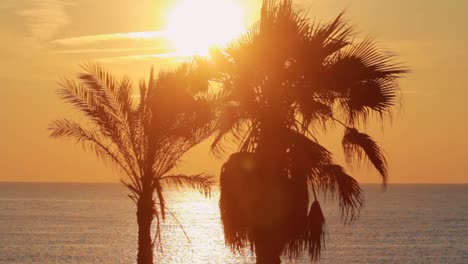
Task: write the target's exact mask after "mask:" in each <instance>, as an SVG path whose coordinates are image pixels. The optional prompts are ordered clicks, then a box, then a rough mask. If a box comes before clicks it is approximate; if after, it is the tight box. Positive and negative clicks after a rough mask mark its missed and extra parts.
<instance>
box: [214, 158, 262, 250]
mask: <svg viewBox="0 0 468 264" xmlns="http://www.w3.org/2000/svg"><path fill="white" fill-rule="evenodd" d="M257 172H258V168H257V164H256V160H255V155H254V154H253V153H235V154H233V155H231V157H230V158H229V159H228V161H227V162H226V163H225V164H224V165H223V167H222V169H221V174H220V193H221V196H220V200H219V207H220V211H221V221H222V223H223V227H224V241H225V243H226V245H228V246H229V247H230V248H231V249H232V250H233V251H236V252H241V251H242V249H243V248H244V247H245V246H247V245H248V244H249V242H250V243H252V241H251V240H250V237H249V232H248V230H249V228H250V226H249V225H250V224H251V223H252V221H253V219H254V217H255V216H254V214H255V212H253V211H252V205H253V203H252V201H253V200H252V198H253V197H254V196H255V183H254V182H253V181H254V180H255V178H256V177H255V176H256V174H257ZM239 190H243V192H244V193H243V194H241V196H239V195H240V194H239Z"/></svg>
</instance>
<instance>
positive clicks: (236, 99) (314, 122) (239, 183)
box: [212, 0, 407, 264]
mask: <svg viewBox="0 0 468 264" xmlns="http://www.w3.org/2000/svg"><path fill="white" fill-rule="evenodd" d="M212 58H213V61H214V62H213V63H214V67H215V69H216V71H217V76H218V77H217V78H218V79H217V80H218V81H219V82H220V83H221V84H222V87H223V90H224V93H226V94H227V95H226V97H225V104H224V106H223V108H222V111H221V116H220V119H219V123H218V129H219V132H218V134H217V136H216V138H215V141H214V142H213V150H214V151H215V153H221V152H223V151H224V147H225V146H226V144H223V140H225V139H226V136H227V138H228V139H231V140H232V139H234V140H236V142H237V143H238V145H239V150H238V152H237V153H235V154H233V155H231V156H230V158H229V160H228V161H227V162H226V163H225V164H224V166H223V167H222V171H221V182H220V185H221V186H220V188H221V197H220V209H221V219H222V223H223V226H224V235H225V241H226V244H227V245H229V246H230V247H231V249H232V250H233V251H234V252H240V251H241V250H243V249H244V248H245V247H247V246H248V245H250V248H251V250H252V251H255V254H256V257H257V263H269V264H272V263H280V256H281V255H282V254H284V255H285V256H287V257H289V258H295V257H297V256H299V254H301V253H302V252H303V251H308V253H309V255H310V258H311V259H312V260H317V259H318V257H319V256H320V252H321V250H322V247H323V245H324V244H323V243H324V241H323V240H324V232H325V229H324V228H325V218H324V216H323V213H322V210H321V208H320V204H319V202H318V200H317V199H318V195H317V192H321V193H324V194H326V195H327V194H328V195H332V196H337V198H338V205H339V207H340V210H341V216H342V219H343V221H344V222H350V221H352V220H354V219H355V218H356V217H357V216H358V213H359V209H360V208H361V206H362V205H363V202H364V198H363V193H362V191H361V188H360V187H359V184H358V183H357V181H356V180H355V179H354V178H352V177H351V176H350V175H348V174H347V173H346V171H345V170H344V168H343V167H341V166H340V165H337V164H335V162H334V161H333V158H332V153H331V152H330V151H329V150H327V149H325V148H324V147H322V146H321V145H320V144H319V142H318V140H317V138H316V135H317V134H318V133H319V132H326V131H327V128H335V126H334V125H335V124H337V125H339V126H341V127H343V128H344V137H343V140H342V145H343V147H344V151H345V154H346V155H345V156H346V159H347V161H348V162H353V161H359V160H363V159H367V160H369V161H370V162H371V163H372V164H373V165H374V167H375V168H376V169H377V170H378V171H379V173H380V175H381V176H382V180H383V184H384V185H385V184H386V181H387V176H388V173H387V163H386V160H385V157H384V155H383V151H382V150H381V149H380V148H379V146H378V145H377V143H376V142H375V141H374V140H373V139H372V138H371V137H370V136H368V135H367V134H364V133H361V132H359V131H358V130H357V129H356V126H357V125H360V124H361V125H362V124H365V123H366V122H367V121H369V119H370V118H371V117H372V116H377V117H380V118H382V120H383V119H384V118H385V117H386V116H387V115H388V114H390V113H391V110H392V106H394V104H395V102H396V100H397V99H398V85H397V79H398V78H400V77H401V76H402V75H403V74H404V73H406V72H407V70H406V69H405V67H403V66H402V65H401V64H399V63H396V62H395V56H393V55H391V54H389V53H385V52H382V51H380V50H379V49H377V48H376V46H375V44H374V42H373V41H372V39H370V38H366V39H364V40H360V41H357V40H356V38H355V34H354V32H353V30H352V28H351V27H350V26H348V24H347V23H346V22H345V21H344V20H343V18H342V14H340V15H339V16H338V17H337V18H336V19H335V20H333V21H332V22H330V23H327V24H319V23H311V22H310V20H309V19H307V18H306V16H305V15H304V14H303V13H302V12H301V11H298V10H297V9H295V8H294V7H293V5H292V1H290V0H282V1H267V0H265V1H263V7H262V10H261V18H260V20H259V21H258V22H257V23H256V24H255V25H254V26H253V27H252V28H251V29H250V31H248V32H247V33H245V34H244V35H243V36H241V37H240V38H239V39H237V40H236V41H234V42H232V43H231V44H230V45H229V46H228V47H227V48H226V49H225V50H219V49H218V50H216V49H215V50H213V51H212ZM374 113H375V114H374ZM356 154H357V155H356Z"/></svg>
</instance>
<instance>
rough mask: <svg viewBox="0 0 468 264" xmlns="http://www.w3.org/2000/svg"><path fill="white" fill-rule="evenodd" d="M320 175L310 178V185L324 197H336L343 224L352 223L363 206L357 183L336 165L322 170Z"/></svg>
mask: <svg viewBox="0 0 468 264" xmlns="http://www.w3.org/2000/svg"><path fill="white" fill-rule="evenodd" d="M321 172H322V173H321V174H320V175H315V176H314V177H312V180H311V182H312V184H313V185H314V186H317V187H318V188H319V189H320V190H321V191H322V192H323V193H324V194H325V195H327V194H328V193H329V194H331V195H332V196H335V195H336V196H338V200H339V203H338V205H339V207H340V212H341V218H342V220H343V221H344V222H345V223H348V222H352V221H353V220H355V219H356V218H357V217H358V216H359V212H360V209H361V208H362V206H363V205H364V194H363V192H362V190H361V187H360V186H359V183H358V182H357V181H356V180H355V179H354V178H353V177H351V176H349V175H348V174H347V173H346V172H345V170H344V169H343V168H342V167H341V166H339V165H336V164H330V165H327V166H325V167H323V168H322V170H321Z"/></svg>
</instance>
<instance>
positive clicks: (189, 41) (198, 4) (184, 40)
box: [167, 0, 245, 56]
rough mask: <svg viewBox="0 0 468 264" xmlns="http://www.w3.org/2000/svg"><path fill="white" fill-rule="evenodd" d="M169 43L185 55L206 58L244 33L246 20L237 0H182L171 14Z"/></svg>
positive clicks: (168, 28)
mask: <svg viewBox="0 0 468 264" xmlns="http://www.w3.org/2000/svg"><path fill="white" fill-rule="evenodd" d="M167 30H168V35H169V40H170V41H171V42H172V43H173V45H174V47H175V48H176V50H177V52H178V53H180V54H182V55H201V56H203V55H207V54H208V52H209V49H210V48H211V47H213V46H215V45H219V46H224V45H226V44H227V43H228V42H229V41H230V40H232V39H233V38H235V37H236V36H238V35H240V34H241V33H242V32H244V30H245V18H244V12H243V9H242V7H241V5H240V4H239V3H238V2H236V0H181V2H179V3H178V4H177V5H176V6H175V8H174V9H173V10H172V12H171V13H170V15H169V20H168V27H167Z"/></svg>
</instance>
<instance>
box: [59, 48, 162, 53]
mask: <svg viewBox="0 0 468 264" xmlns="http://www.w3.org/2000/svg"><path fill="white" fill-rule="evenodd" d="M144 51H153V52H154V51H160V49H157V48H109V49H66V50H57V51H55V52H56V53H61V54H80V53H118V52H144Z"/></svg>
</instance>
